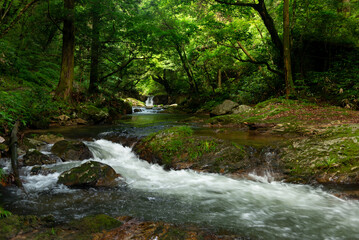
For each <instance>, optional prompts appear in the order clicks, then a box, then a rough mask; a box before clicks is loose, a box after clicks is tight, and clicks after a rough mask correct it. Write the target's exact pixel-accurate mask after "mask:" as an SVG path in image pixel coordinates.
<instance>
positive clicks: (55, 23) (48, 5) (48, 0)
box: [47, 0, 64, 32]
mask: <svg viewBox="0 0 359 240" xmlns="http://www.w3.org/2000/svg"><path fill="white" fill-rule="evenodd" d="M47 16H48V17H49V19H50V20H51V22H52V23H53V24H54V25H55V26H56V28H57V29H59V30H60V32H64V30H63V29H61V28H60V26H59V25H58V24H57V22H56V21H55V20H54V19H53V18H52V17H51V14H50V0H47Z"/></svg>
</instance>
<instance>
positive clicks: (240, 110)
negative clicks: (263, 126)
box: [232, 105, 253, 114]
mask: <svg viewBox="0 0 359 240" xmlns="http://www.w3.org/2000/svg"><path fill="white" fill-rule="evenodd" d="M251 110H253V108H252V107H250V106H247V105H239V106H237V107H235V108H233V109H232V113H233V114H240V113H244V112H249V111H251Z"/></svg>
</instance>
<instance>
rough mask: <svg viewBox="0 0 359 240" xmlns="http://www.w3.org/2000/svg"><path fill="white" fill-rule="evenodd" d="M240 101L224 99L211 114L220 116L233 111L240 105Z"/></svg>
mask: <svg viewBox="0 0 359 240" xmlns="http://www.w3.org/2000/svg"><path fill="white" fill-rule="evenodd" d="M238 105H239V104H238V103H236V102H233V101H231V100H224V102H223V103H221V104H219V105H217V106H216V107H215V108H214V109H213V110H212V111H211V113H210V115H211V116H220V115H225V114H228V113H232V111H233V109H234V108H236V107H238Z"/></svg>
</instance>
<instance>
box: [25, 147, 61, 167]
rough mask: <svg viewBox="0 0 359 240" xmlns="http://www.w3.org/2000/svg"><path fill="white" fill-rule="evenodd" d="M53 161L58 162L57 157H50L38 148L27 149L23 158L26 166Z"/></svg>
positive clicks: (51, 162)
mask: <svg viewBox="0 0 359 240" xmlns="http://www.w3.org/2000/svg"><path fill="white" fill-rule="evenodd" d="M53 163H56V159H54V158H50V157H49V156H48V155H45V154H43V153H41V152H39V151H37V150H33V151H27V153H26V155H25V156H24V160H23V165H24V166H35V165H44V164H53Z"/></svg>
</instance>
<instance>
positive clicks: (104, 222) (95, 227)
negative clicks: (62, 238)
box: [70, 214, 122, 233]
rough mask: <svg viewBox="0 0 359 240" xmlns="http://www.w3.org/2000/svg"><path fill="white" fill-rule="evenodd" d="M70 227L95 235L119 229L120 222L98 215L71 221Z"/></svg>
mask: <svg viewBox="0 0 359 240" xmlns="http://www.w3.org/2000/svg"><path fill="white" fill-rule="evenodd" d="M70 225H71V226H72V227H74V228H76V229H78V230H80V231H81V232H83V233H97V232H101V231H103V230H109V229H113V228H117V227H120V226H121V225H122V222H121V221H119V220H117V219H115V218H113V217H110V216H108V215H105V214H99V215H96V216H89V217H84V218H82V219H80V220H75V221H72V222H71V223H70Z"/></svg>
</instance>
